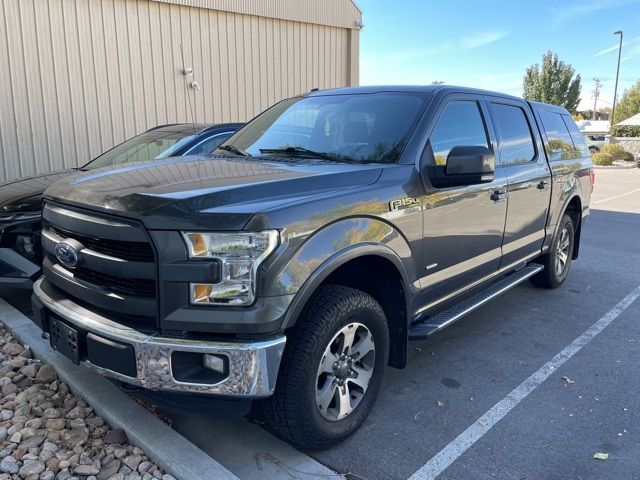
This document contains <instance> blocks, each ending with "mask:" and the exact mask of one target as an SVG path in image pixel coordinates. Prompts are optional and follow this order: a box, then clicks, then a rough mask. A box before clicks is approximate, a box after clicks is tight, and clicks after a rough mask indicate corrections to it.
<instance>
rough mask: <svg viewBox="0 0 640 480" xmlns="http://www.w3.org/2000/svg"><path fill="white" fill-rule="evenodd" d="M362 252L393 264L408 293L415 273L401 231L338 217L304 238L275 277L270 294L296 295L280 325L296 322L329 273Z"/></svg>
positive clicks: (373, 221)
mask: <svg viewBox="0 0 640 480" xmlns="http://www.w3.org/2000/svg"><path fill="white" fill-rule="evenodd" d="M365 255H374V256H379V257H382V258H385V259H387V260H389V261H390V262H391V263H393V265H394V266H395V267H396V269H397V270H398V271H399V272H400V275H401V277H402V280H403V283H404V285H405V292H407V294H409V290H410V288H411V287H412V282H411V280H410V279H411V278H414V276H415V275H414V273H415V272H414V268H413V263H412V261H411V258H412V256H411V248H410V247H409V244H408V243H407V241H406V239H405V238H404V237H403V236H402V234H401V233H400V232H399V231H398V230H396V229H395V228H394V227H393V226H391V225H390V224H388V223H386V222H384V221H382V220H379V219H376V218H370V217H359V218H349V219H345V220H341V221H338V222H335V223H332V224H329V225H327V226H325V227H324V228H322V229H321V230H318V231H317V232H315V233H314V234H313V235H311V236H310V237H309V238H307V239H306V241H305V242H304V243H303V244H302V245H301V246H300V247H299V248H298V249H297V250H296V252H295V253H294V254H293V255H292V257H291V258H290V259H289V261H288V262H287V263H286V264H285V265H284V266H283V267H282V268H281V269H280V271H279V272H278V274H277V275H276V276H275V281H274V282H273V283H272V287H271V291H270V292H269V295H288V294H296V296H295V297H294V300H293V302H292V303H291V305H290V307H289V308H288V310H287V313H286V314H285V318H284V321H283V328H287V327H289V326H291V325H292V324H293V323H294V322H295V319H296V318H297V316H298V314H299V313H300V311H301V310H302V307H304V304H305V303H306V301H307V300H308V298H309V297H310V296H311V295H312V294H313V292H314V291H315V290H316V288H317V287H318V286H319V285H320V284H321V283H322V282H323V281H324V280H325V279H326V278H327V277H328V276H329V275H330V274H331V273H332V272H334V271H335V270H336V269H337V268H339V267H340V266H342V265H344V264H345V263H347V262H348V261H350V260H353V259H355V258H358V257H362V256H365ZM363 274H364V275H372V274H375V272H363Z"/></svg>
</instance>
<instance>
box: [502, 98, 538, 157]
mask: <svg viewBox="0 0 640 480" xmlns="http://www.w3.org/2000/svg"><path fill="white" fill-rule="evenodd" d="M491 110H492V113H493V115H492V116H491V117H492V119H493V122H494V124H495V127H496V133H497V135H498V141H499V144H500V146H499V151H500V163H501V164H502V165H520V164H523V163H529V162H530V161H532V160H533V159H534V158H535V156H536V148H535V146H534V143H533V137H532V136H531V128H530V126H529V121H528V120H527V116H526V115H525V113H524V110H522V108H520V107H516V106H514V105H505V104H504V103H492V104H491Z"/></svg>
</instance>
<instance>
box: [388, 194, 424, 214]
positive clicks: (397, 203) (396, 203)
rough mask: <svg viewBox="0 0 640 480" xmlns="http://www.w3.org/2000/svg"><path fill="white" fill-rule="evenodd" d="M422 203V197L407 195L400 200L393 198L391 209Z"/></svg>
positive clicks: (390, 203)
mask: <svg viewBox="0 0 640 480" xmlns="http://www.w3.org/2000/svg"><path fill="white" fill-rule="evenodd" d="M416 205H420V199H419V198H415V197H405V198H401V199H399V200H391V201H390V202H389V210H391V211H392V212H395V211H397V210H404V209H405V208H409V207H413V206H416Z"/></svg>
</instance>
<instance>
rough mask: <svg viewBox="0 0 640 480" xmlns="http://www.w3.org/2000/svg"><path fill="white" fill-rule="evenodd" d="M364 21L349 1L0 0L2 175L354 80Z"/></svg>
mask: <svg viewBox="0 0 640 480" xmlns="http://www.w3.org/2000/svg"><path fill="white" fill-rule="evenodd" d="M360 21H361V14H360V12H359V10H358V9H357V8H356V7H355V5H354V4H353V3H352V1H351V0H322V1H316V0H2V1H0V162H1V165H0V181H6V180H11V179H15V178H19V177H23V176H27V175H31V174H34V173H40V172H46V171H51V170H59V169H63V168H68V167H73V166H77V165H81V164H83V163H85V162H87V161H88V160H90V159H91V158H93V157H95V156H97V155H99V154H100V153H101V152H103V151H104V150H106V149H108V148H111V147H112V146H114V145H116V144H118V143H120V142H122V141H124V140H126V139H127V138H130V137H132V136H134V135H136V134H138V133H141V132H143V131H144V130H147V129H148V128H150V127H153V126H155V125H158V124H163V123H175V122H190V121H192V120H195V121H196V122H232V121H233V122H235V121H246V120H248V119H250V118H252V117H253V116H254V115H256V114H257V113H259V112H260V111H262V110H263V109H265V108H266V107H268V106H269V105H271V104H273V103H275V102H276V101H278V100H280V99H282V98H285V97H288V96H292V95H296V94H298V93H302V92H306V91H309V90H310V89H311V88H314V87H318V88H331V87H340V86H345V85H354V84H357V83H358V63H359V58H358V57H359V49H358V46H359V29H358V27H357V25H358V24H359V22H360ZM181 47H182V48H181ZM183 56H184V63H183ZM183 66H185V67H191V68H193V71H194V73H193V76H190V77H188V76H185V75H183V73H182V71H183ZM193 81H196V82H198V84H199V85H200V87H201V89H200V90H199V91H196V90H194V89H193V88H192V87H191V86H190V84H191V82H193Z"/></svg>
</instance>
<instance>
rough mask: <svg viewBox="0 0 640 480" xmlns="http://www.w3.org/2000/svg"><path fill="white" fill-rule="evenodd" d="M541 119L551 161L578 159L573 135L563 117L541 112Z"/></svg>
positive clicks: (557, 114) (546, 147)
mask: <svg viewBox="0 0 640 480" xmlns="http://www.w3.org/2000/svg"><path fill="white" fill-rule="evenodd" d="M540 118H542V126H543V127H544V131H545V133H546V134H547V142H546V143H545V145H544V146H545V149H546V150H547V155H549V160H552V161H553V160H565V159H569V158H576V157H577V156H578V155H576V149H575V147H574V145H573V140H572V139H571V134H570V133H569V130H568V129H567V125H566V124H565V123H564V120H562V116H561V115H560V114H559V113H554V112H540Z"/></svg>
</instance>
